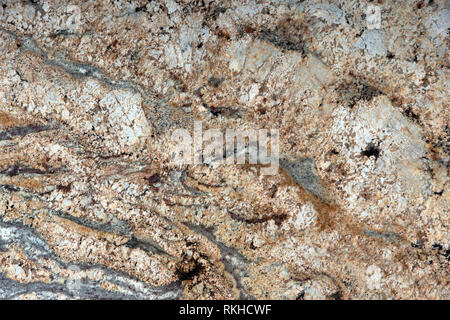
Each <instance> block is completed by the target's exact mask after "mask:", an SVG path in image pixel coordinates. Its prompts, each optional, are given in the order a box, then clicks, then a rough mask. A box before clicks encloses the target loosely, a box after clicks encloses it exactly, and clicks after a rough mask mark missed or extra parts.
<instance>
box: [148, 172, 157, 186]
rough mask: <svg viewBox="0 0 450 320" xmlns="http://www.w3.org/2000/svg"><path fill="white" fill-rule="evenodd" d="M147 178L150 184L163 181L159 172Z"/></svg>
mask: <svg viewBox="0 0 450 320" xmlns="http://www.w3.org/2000/svg"><path fill="white" fill-rule="evenodd" d="M146 180H147V181H148V183H149V184H151V185H153V184H155V183H158V182H159V181H161V176H160V175H159V173H155V174H154V175H152V176H150V177H149V178H147V179H146Z"/></svg>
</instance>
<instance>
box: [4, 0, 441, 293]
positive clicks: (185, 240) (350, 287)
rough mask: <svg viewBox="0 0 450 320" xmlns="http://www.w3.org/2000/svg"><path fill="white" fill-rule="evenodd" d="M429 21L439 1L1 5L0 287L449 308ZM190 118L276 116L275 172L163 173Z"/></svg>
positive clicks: (256, 123) (235, 124)
mask: <svg viewBox="0 0 450 320" xmlns="http://www.w3.org/2000/svg"><path fill="white" fill-rule="evenodd" d="M369 4H372V5H377V6H378V7H379V8H380V11H381V27H380V28H379V29H370V28H368V27H367V21H366V20H367V12H366V9H367V6H368V5H369ZM449 28H450V4H449V2H448V1H445V0H435V1H432V0H420V1H417V0H415V1H387V0H384V1H339V0H336V1H319V0H316V1H309V0H306V1H264V0H263V1H209V0H202V1H187V0H177V1H175V0H167V1H144V0H129V1H125V0H119V1H106V0H105V1H102V0H100V1H93V0H92V1H58V0H55V1H50V0H36V1H15V0H14V1H1V6H0V298H2V299H79V298H80V299H111V298H113V299H182V298H190V299H238V298H241V299H247V298H249V299H449V298H450V292H449V243H450V241H449V240H450V236H449V200H450V194H449V189H448V187H449V179H448V177H449V145H450V140H449V134H450V132H449V123H450V121H449V96H448V92H449V91H448V84H449V81H448V80H449V70H448V67H449V60H448V59H449V53H448V52H449V51H448V47H449V30H450V29H449ZM194 120H198V121H203V126H204V128H205V129H206V128H222V129H226V128H234V129H238V128H242V129H245V128H255V129H258V128H277V129H279V130H280V153H281V154H280V157H281V159H280V166H281V167H280V170H279V174H278V175H274V176H261V175H259V174H258V167H257V166H242V165H227V166H214V165H197V166H193V165H192V166H188V165H187V166H184V167H174V166H171V165H170V164H169V160H170V144H169V142H170V137H171V134H172V132H173V130H174V129H176V128H186V129H188V130H192V128H193V122H194Z"/></svg>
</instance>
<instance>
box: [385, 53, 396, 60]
mask: <svg viewBox="0 0 450 320" xmlns="http://www.w3.org/2000/svg"><path fill="white" fill-rule="evenodd" d="M394 57H395V55H394V54H393V53H392V52H388V54H387V55H386V58H388V59H392V58H394Z"/></svg>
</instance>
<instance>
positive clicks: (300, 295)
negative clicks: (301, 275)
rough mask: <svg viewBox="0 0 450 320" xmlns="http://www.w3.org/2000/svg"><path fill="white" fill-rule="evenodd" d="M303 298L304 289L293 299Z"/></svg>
mask: <svg viewBox="0 0 450 320" xmlns="http://www.w3.org/2000/svg"><path fill="white" fill-rule="evenodd" d="M304 298H305V290H302V291H301V292H300V293H299V294H298V295H297V297H296V298H295V300H303V299H304Z"/></svg>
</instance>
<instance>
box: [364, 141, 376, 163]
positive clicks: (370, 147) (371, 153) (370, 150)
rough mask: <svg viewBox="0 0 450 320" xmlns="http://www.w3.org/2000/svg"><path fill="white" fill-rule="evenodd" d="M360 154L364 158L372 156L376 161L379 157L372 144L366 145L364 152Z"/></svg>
mask: <svg viewBox="0 0 450 320" xmlns="http://www.w3.org/2000/svg"><path fill="white" fill-rule="evenodd" d="M361 154H362V155H364V156H366V157H371V156H374V157H375V160H376V159H378V157H379V156H380V149H379V148H378V147H377V146H376V145H375V144H374V143H372V142H371V143H369V144H368V145H367V147H366V150H364V151H363V152H361Z"/></svg>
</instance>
